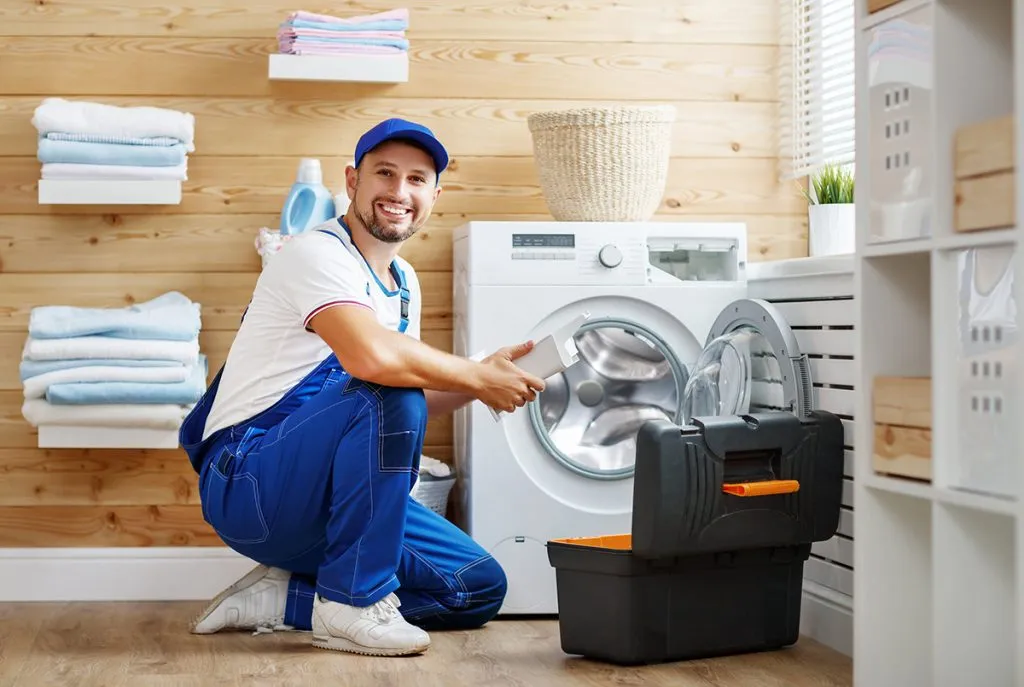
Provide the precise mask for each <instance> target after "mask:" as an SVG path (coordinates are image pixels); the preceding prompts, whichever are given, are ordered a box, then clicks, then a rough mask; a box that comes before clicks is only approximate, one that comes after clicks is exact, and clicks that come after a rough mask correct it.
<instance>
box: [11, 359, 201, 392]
mask: <svg viewBox="0 0 1024 687" xmlns="http://www.w3.org/2000/svg"><path fill="white" fill-rule="evenodd" d="M191 371H192V370H191V368H189V367H185V366H183V365H182V366H175V367H171V366H163V367H114V366H111V365H90V366H88V367H69V368H67V369H64V370H54V371H53V372H46V373H44V374H41V375H36V376H35V377H29V378H28V379H26V380H25V381H24V382H23V384H22V386H23V388H24V393H25V398H43V397H44V396H46V390H47V389H48V388H49V387H50V385H51V384H74V383H81V382H148V383H168V384H169V383H173V382H184V381H185V380H186V379H188V376H189V375H190V374H191Z"/></svg>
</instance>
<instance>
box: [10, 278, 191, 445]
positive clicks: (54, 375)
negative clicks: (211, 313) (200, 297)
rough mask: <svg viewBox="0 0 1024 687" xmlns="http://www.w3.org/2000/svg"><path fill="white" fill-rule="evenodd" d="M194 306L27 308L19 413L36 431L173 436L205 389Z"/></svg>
mask: <svg viewBox="0 0 1024 687" xmlns="http://www.w3.org/2000/svg"><path fill="white" fill-rule="evenodd" d="M200 327H201V321H200V307H199V304H198V303H193V302H192V301H190V300H189V299H188V298H187V297H185V296H184V295H182V294H180V293H178V292H176V291H172V292H169V293H165V294H163V295H162V296H158V297H157V298H154V299H153V300H150V301H146V302H145V303H139V304H137V305H132V306H129V307H124V308H80V307H72V306H61V305H54V306H44V307H38V308H33V309H32V313H31V315H30V318H29V336H28V340H27V341H26V342H25V348H24V351H23V352H22V359H21V364H20V373H21V380H22V386H23V389H24V395H25V401H24V404H23V405H22V414H23V415H24V417H25V419H26V420H28V421H29V423H31V424H32V425H33V426H34V427H39V426H41V425H60V426H79V427H81V426H91V427H134V428H139V427H145V428H151V429H178V428H179V427H180V426H181V422H182V420H183V419H184V417H185V416H186V415H187V414H188V411H189V410H190V409H191V407H192V406H194V405H195V404H196V402H198V401H199V399H200V397H201V396H202V395H203V392H204V391H205V390H206V379H207V373H208V369H209V368H208V364H207V360H206V356H205V355H203V354H202V353H200V351H199V330H200Z"/></svg>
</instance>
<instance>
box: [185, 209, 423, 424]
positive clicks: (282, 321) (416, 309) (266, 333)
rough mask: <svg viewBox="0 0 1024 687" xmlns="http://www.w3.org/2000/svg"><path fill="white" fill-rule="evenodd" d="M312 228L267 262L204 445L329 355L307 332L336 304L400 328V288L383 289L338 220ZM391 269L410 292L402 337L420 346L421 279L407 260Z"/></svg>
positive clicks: (233, 348)
mask: <svg viewBox="0 0 1024 687" xmlns="http://www.w3.org/2000/svg"><path fill="white" fill-rule="evenodd" d="M315 229H326V230H327V231H329V232H330V234H331V235H329V234H326V233H323V232H321V231H316V230H315ZM315 229H310V230H308V231H306V232H303V233H302V234H298V235H296V236H294V237H292V238H291V239H289V240H288V241H287V242H286V243H285V244H284V245H283V246H282V247H281V250H280V251H279V252H278V253H277V254H276V255H274V257H273V258H271V259H270V260H269V261H267V265H266V267H264V269H263V273H262V274H261V275H260V277H259V279H258V280H257V282H256V288H255V289H254V290H253V295H252V300H251V301H250V303H249V307H248V309H247V310H246V313H245V317H244V319H243V320H242V323H241V325H240V326H239V329H238V333H237V334H236V335H235V340H234V342H232V344H231V349H230V350H229V351H228V357H227V363H226V365H225V367H224V373H223V374H222V375H221V381H220V388H219V389H218V391H217V397H216V399H214V403H213V407H212V408H211V409H210V415H209V417H208V418H207V420H206V428H205V431H204V433H203V437H204V438H205V437H208V436H209V435H210V434H212V433H213V432H215V431H217V430H218V429H220V428H222V427H227V426H230V425H234V424H237V423H238V422H241V421H242V420H246V419H248V418H250V417H252V416H253V415H255V414H256V413H259V412H260V411H263V410H265V409H267V408H269V407H270V406H271V405H273V404H274V403H275V402H277V401H278V400H279V399H280V398H281V397H282V396H284V395H285V394H286V393H287V392H288V391H289V390H290V389H292V388H293V387H294V386H295V385H296V384H298V383H299V382H300V381H302V379H303V377H305V376H306V375H307V374H309V373H310V372H311V371H312V370H313V368H315V367H316V366H317V365H319V364H320V363H321V362H322V361H323V360H324V359H325V358H326V357H327V356H329V355H331V352H332V351H331V349H330V347H329V346H328V345H327V344H326V343H324V341H323V339H321V338H320V337H319V336H318V335H317V334H316V333H314V332H313V331H312V330H309V329H307V327H308V325H309V321H310V319H312V317H313V316H314V315H316V314H317V313H319V312H321V311H323V310H325V309H326V308H330V307H334V306H339V305H344V306H346V307H353V306H354V307H365V308H369V309H371V310H373V311H374V313H375V314H376V316H377V321H378V322H380V323H381V324H382V325H384V326H385V327H387V328H389V329H392V330H397V329H398V326H399V324H400V322H401V298H400V295H399V291H398V289H397V288H395V289H394V290H393V291H392V290H389V287H390V286H391V284H389V283H387V282H384V283H381V281H380V280H379V279H378V278H377V276H376V275H375V274H374V272H373V270H371V269H370V266H369V265H368V264H367V263H366V260H365V259H364V258H363V256H362V254H361V253H360V252H359V249H358V248H357V247H356V246H355V244H353V243H352V239H351V238H350V237H349V234H348V232H347V231H346V230H345V228H344V227H343V226H342V225H341V224H340V223H339V222H338V221H337V220H331V221H330V222H327V223H325V224H322V225H320V226H319V227H316V228H315ZM339 238H340V239H341V240H340V241H339V240H338V239H339ZM395 262H396V263H397V264H398V267H399V268H400V269H401V270H402V272H404V274H405V285H406V288H407V289H408V290H409V325H408V328H407V329H406V332H405V333H406V334H408V335H410V336H413V337H415V338H417V339H418V338H420V313H421V312H422V301H421V297H420V296H421V294H420V284H419V280H418V279H417V277H416V271H415V270H414V269H413V268H412V266H411V265H410V264H409V263H408V262H407V261H405V260H403V259H402V258H400V257H396V258H395Z"/></svg>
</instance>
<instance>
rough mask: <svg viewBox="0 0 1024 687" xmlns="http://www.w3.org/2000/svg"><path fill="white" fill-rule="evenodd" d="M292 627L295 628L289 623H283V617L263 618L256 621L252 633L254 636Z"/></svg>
mask: <svg viewBox="0 0 1024 687" xmlns="http://www.w3.org/2000/svg"><path fill="white" fill-rule="evenodd" d="M294 629H295V628H294V627H292V626H291V625H285V624H284V618H282V617H278V618H270V619H268V620H264V621H263V622H260V623H257V624H256V627H255V628H254V630H253V633H252V634H253V636H254V637H255V636H256V635H264V634H273V633H274V631H275V630H279V631H282V632H283V631H287V630H294Z"/></svg>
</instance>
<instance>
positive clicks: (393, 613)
mask: <svg viewBox="0 0 1024 687" xmlns="http://www.w3.org/2000/svg"><path fill="white" fill-rule="evenodd" d="M401 605H402V602H401V601H399V600H398V597H397V596H395V595H394V594H388V595H387V596H385V597H384V598H383V599H381V600H380V601H378V602H377V603H375V604H373V605H372V606H369V607H367V609H366V611H364V615H365V616H366V617H367V618H369V619H371V620H373V621H375V622H378V623H381V624H386V623H390V622H391V621H392V620H395V619H397V618H399V617H401V616H400V614H399V612H398V607H399V606H401Z"/></svg>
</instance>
